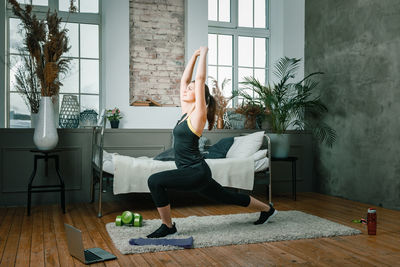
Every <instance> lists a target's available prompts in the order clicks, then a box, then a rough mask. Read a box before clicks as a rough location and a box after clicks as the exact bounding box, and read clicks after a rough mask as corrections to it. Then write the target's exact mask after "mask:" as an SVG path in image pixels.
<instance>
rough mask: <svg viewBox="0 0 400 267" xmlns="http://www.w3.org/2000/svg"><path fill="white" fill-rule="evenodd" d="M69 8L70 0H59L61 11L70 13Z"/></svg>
mask: <svg viewBox="0 0 400 267" xmlns="http://www.w3.org/2000/svg"><path fill="white" fill-rule="evenodd" d="M83 1H84V0H83ZM69 6H70V0H59V1H58V8H59V9H60V11H65V12H68V11H69ZM75 6H76V2H75Z"/></svg>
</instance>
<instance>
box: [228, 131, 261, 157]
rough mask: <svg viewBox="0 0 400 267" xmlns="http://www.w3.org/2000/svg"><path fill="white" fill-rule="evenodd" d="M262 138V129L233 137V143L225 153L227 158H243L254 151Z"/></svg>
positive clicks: (259, 145)
mask: <svg viewBox="0 0 400 267" xmlns="http://www.w3.org/2000/svg"><path fill="white" fill-rule="evenodd" d="M263 140H264V131H260V132H255V133H252V134H249V135H245V136H239V137H235V138H234V139H233V144H232V146H231V147H230V148H229V150H228V153H226V157H227V158H245V157H249V156H251V155H253V154H254V153H256V152H257V151H258V150H259V149H260V147H261V145H262V143H263Z"/></svg>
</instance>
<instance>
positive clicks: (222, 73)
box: [208, 0, 270, 105]
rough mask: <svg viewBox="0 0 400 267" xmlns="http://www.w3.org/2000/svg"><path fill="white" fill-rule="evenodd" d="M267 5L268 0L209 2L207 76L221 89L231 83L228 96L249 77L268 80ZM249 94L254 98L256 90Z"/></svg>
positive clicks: (213, 0)
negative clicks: (226, 82) (224, 84)
mask: <svg viewBox="0 0 400 267" xmlns="http://www.w3.org/2000/svg"><path fill="white" fill-rule="evenodd" d="M268 4H269V1H268V0H208V46H209V52H208V75H209V76H212V77H213V78H215V79H216V80H217V81H218V83H219V85H220V87H221V83H222V82H223V81H224V79H230V80H231V83H230V84H229V85H228V86H226V87H225V88H224V95H225V96H231V95H232V90H233V89H238V88H240V82H242V81H243V80H244V77H246V76H253V77H255V78H256V79H258V80H259V81H260V82H261V83H266V82H267V81H268V68H269V64H268V43H269V38H270V31H269V29H268ZM208 83H209V84H210V83H211V81H210V80H208ZM248 93H249V94H250V95H253V96H254V92H253V90H251V91H249V92H248ZM235 104H236V103H234V105H235Z"/></svg>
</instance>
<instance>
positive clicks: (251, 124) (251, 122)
mask: <svg viewBox="0 0 400 267" xmlns="http://www.w3.org/2000/svg"><path fill="white" fill-rule="evenodd" d="M256 122H257V117H256V116H254V115H247V116H246V122H245V125H244V128H246V129H255V128H256Z"/></svg>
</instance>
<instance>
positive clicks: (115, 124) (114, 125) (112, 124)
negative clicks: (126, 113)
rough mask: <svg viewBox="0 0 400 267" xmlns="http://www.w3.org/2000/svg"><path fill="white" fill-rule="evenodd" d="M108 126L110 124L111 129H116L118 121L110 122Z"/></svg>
mask: <svg viewBox="0 0 400 267" xmlns="http://www.w3.org/2000/svg"><path fill="white" fill-rule="evenodd" d="M110 124H111V128H114V129H116V128H118V126H119V120H118V121H110Z"/></svg>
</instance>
